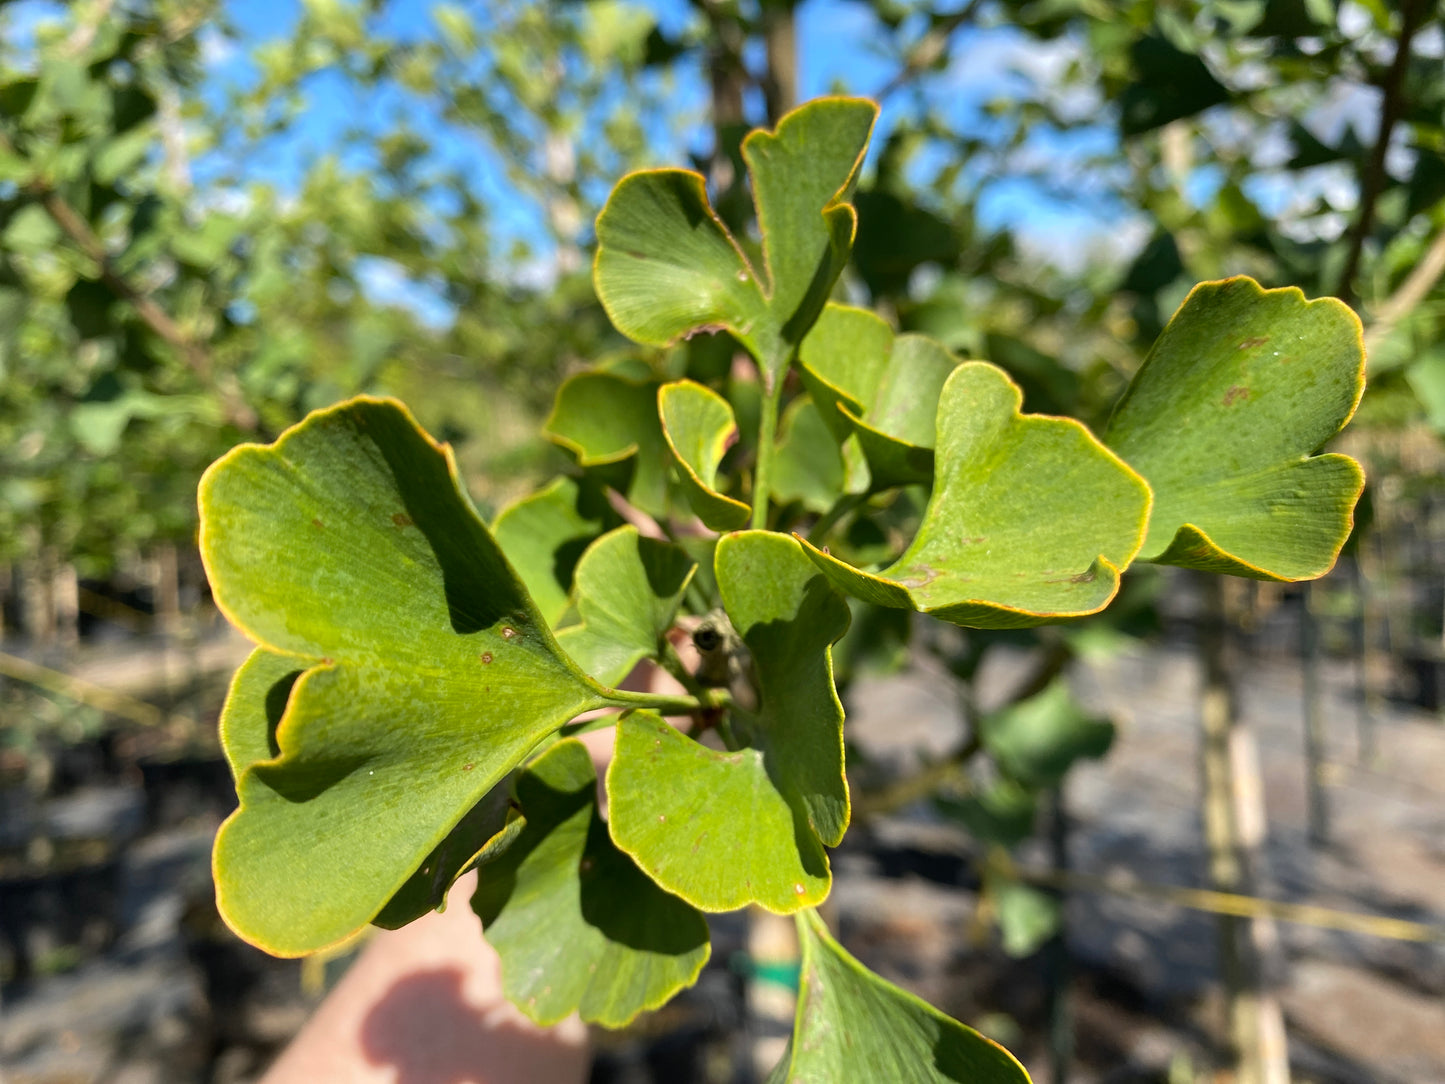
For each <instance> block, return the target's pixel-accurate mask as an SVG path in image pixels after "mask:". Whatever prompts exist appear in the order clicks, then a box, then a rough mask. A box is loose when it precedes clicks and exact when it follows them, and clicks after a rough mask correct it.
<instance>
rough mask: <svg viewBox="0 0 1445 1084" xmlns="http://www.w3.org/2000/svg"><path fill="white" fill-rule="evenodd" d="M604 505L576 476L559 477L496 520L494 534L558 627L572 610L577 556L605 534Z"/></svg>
mask: <svg viewBox="0 0 1445 1084" xmlns="http://www.w3.org/2000/svg"><path fill="white" fill-rule="evenodd" d="M593 503H595V505H596V507H593V506H591V505H592V504H593ZM604 504H605V502H603V501H602V500H601V498H600V497H598V498H597V499H596V501H595V502H589V501H587V500H585V499H584V496H583V492H582V488H581V487H580V486H579V485H578V484H577V483H576V482H575V481H573V480H572V479H571V478H556V479H554V480H553V481H551V482H549V483H548V484H547V485H545V486H543V487H542V488H541V489H539V490H538V491H537V492H536V493H533V494H531V495H530V496H527V497H523V498H522V499H521V500H519V501H516V502H514V503H512V504H510V505H508V506H507V507H506V508H504V509H502V511H501V513H500V514H499V515H498V516H497V518H496V519H495V520H494V521H493V522H492V537H493V538H495V539H496V540H497V545H499V546H501V547H502V552H503V553H505V554H506V555H507V560H508V561H510V562H511V564H512V567H513V568H514V569H515V570H516V572H517V575H518V576H520V577H521V578H522V583H523V584H525V585H526V587H527V593H528V594H530V595H531V596H532V601H533V602H535V603H536V604H537V609H538V610H540V611H541V612H542V616H543V617H545V618H546V619H547V623H548V624H549V625H551V626H553V627H554V628H555V627H556V624H557V622H558V620H560V619H561V617H562V615H563V614H564V613H566V611H567V606H568V598H567V596H568V595H569V594H570V592H571V590H572V577H573V573H574V570H575V569H576V567H577V561H578V559H579V558H580V557H581V556H582V552H583V551H584V550H585V549H586V548H587V547H588V546H589V545H590V544H591V543H592V541H593V540H594V539H595V538H597V537H598V536H599V535H601V533H602V529H603V522H604V517H605V513H604V511H603V507H602V506H603V505H604Z"/></svg>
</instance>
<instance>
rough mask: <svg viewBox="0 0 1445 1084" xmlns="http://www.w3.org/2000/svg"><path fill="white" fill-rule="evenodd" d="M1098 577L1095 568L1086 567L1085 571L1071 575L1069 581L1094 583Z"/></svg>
mask: <svg viewBox="0 0 1445 1084" xmlns="http://www.w3.org/2000/svg"><path fill="white" fill-rule="evenodd" d="M1096 579H1098V575H1097V574H1096V573H1095V572H1094V570H1093V569H1092V568H1086V569H1084V571H1082V572H1080V573H1079V574H1078V575H1077V576H1070V577H1069V582H1070V583H1093V582H1094V581H1095V580H1096Z"/></svg>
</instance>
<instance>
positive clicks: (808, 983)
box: [768, 911, 1029, 1084]
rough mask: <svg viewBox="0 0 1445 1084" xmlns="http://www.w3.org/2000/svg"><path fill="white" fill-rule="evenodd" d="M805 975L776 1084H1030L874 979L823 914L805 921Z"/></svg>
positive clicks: (974, 1041) (772, 1077)
mask: <svg viewBox="0 0 1445 1084" xmlns="http://www.w3.org/2000/svg"><path fill="white" fill-rule="evenodd" d="M797 925H798V938H799V940H800V941H801V942H802V954H803V968H802V974H801V976H800V985H799V988H798V1008H797V1015H796V1016H795V1018H794V1022H793V1037H792V1039H791V1041H790V1042H789V1043H788V1049H787V1050H786V1051H785V1052H784V1054H783V1058H782V1060H781V1061H780V1062H779V1063H778V1065H777V1067H776V1068H775V1069H774V1070H773V1071H772V1073H770V1074H769V1076H768V1084H790V1082H797V1084H814V1082H823V1081H837V1080H860V1081H861V1080H878V1081H882V1080H886V1081H889V1082H890V1084H946V1082H952V1084H1028V1082H1029V1075H1028V1073H1027V1072H1025V1071H1024V1067H1023V1066H1022V1065H1020V1064H1019V1063H1018V1061H1017V1060H1016V1059H1015V1058H1014V1056H1013V1055H1012V1054H1010V1053H1009V1052H1008V1051H1007V1050H1005V1049H1004V1048H1003V1047H1001V1046H999V1044H998V1043H996V1042H994V1041H993V1040H992V1039H989V1038H986V1037H985V1036H983V1035H980V1034H979V1033H978V1032H976V1031H974V1030H973V1029H972V1028H969V1027H964V1025H962V1024H960V1023H959V1022H958V1021H957V1020H953V1019H950V1018H949V1017H947V1016H944V1015H943V1013H941V1012H939V1011H938V1010H937V1009H935V1008H934V1007H933V1006H932V1005H930V1004H928V1003H927V1002H926V1001H923V1000H922V999H921V998H918V997H915V996H914V995H913V994H910V993H908V992H907V991H905V990H900V989H899V988H898V987H896V986H894V985H893V984H892V983H890V982H887V981H885V980H884V979H881V978H879V977H878V976H877V975H875V974H873V972H871V971H869V970H868V969H867V968H865V967H864V966H863V965H862V964H860V963H859V962H858V961H857V960H855V959H854V958H853V957H852V956H850V955H849V954H848V953H847V952H846V951H844V949H843V947H842V946H841V945H839V944H838V942H837V941H835V940H833V937H832V935H831V934H830V933H829V932H828V928H827V927H826V926H824V925H823V921H822V919H820V918H819V917H818V915H817V913H816V912H814V911H805V912H803V913H802V914H800V915H798V918H797Z"/></svg>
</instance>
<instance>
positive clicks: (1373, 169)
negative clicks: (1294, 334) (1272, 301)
mask: <svg viewBox="0 0 1445 1084" xmlns="http://www.w3.org/2000/svg"><path fill="white" fill-rule="evenodd" d="M1425 7H1426V4H1425V0H1404V3H1403V4H1402V10H1401V14H1400V37H1399V40H1398V41H1397V43H1396V45H1395V57H1394V59H1393V60H1392V61H1391V62H1390V68H1389V70H1388V71H1387V72H1386V73H1385V77H1384V79H1383V80H1382V81H1381V83H1380V90H1381V91H1382V92H1383V95H1384V97H1383V100H1382V101H1381V103H1380V130H1379V132H1378V133H1377V135H1376V138H1375V147H1374V150H1373V151H1372V152H1371V153H1370V161H1369V164H1368V165H1367V166H1366V167H1365V170H1364V175H1363V176H1362V177H1361V178H1360V208H1359V214H1358V216H1357V217H1356V218H1355V225H1354V228H1353V229H1352V230H1351V231H1350V247H1349V250H1348V254H1347V255H1346V256H1345V265H1344V270H1342V271H1341V272H1340V284H1339V288H1338V289H1337V290H1336V291H1335V294H1336V296H1337V297H1339V298H1340V300H1341V301H1344V302H1345V303H1347V304H1353V303H1354V301H1355V297H1356V294H1355V285H1354V284H1355V276H1356V275H1357V274H1358V273H1359V270H1360V258H1361V255H1362V254H1363V253H1364V249H1365V239H1366V238H1367V237H1368V236H1369V234H1370V229H1371V227H1373V226H1374V223H1375V205H1376V203H1378V201H1379V199H1380V194H1381V193H1382V192H1383V191H1384V187H1385V176H1386V174H1385V157H1386V155H1387V154H1388V152H1389V149H1390V136H1391V135H1392V134H1393V133H1394V131H1395V122H1396V121H1398V120H1399V119H1400V114H1401V113H1402V112H1403V111H1404V104H1405V103H1404V96H1403V90H1404V84H1405V70H1406V68H1408V67H1409V64H1410V46H1411V44H1412V43H1413V41H1414V38H1415V31H1416V30H1418V29H1419V28H1420V22H1421V18H1422V16H1423V15H1424V13H1425Z"/></svg>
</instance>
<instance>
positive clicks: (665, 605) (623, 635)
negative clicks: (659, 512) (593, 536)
mask: <svg viewBox="0 0 1445 1084" xmlns="http://www.w3.org/2000/svg"><path fill="white" fill-rule="evenodd" d="M696 567H697V566H696V565H694V564H693V562H692V560H691V558H689V557H688V556H687V554H686V553H684V552H683V551H682V550H681V549H679V548H678V547H677V546H674V545H672V544H670V543H667V542H660V541H658V540H657V539H654V538H643V537H642V536H641V535H640V534H638V532H637V528H636V527H632V526H626V527H618V528H617V529H616V530H614V531H609V532H608V533H607V534H605V535H603V536H602V537H601V538H599V539H598V540H597V541H596V542H594V543H592V545H591V546H590V547H588V549H587V552H586V553H584V554H583V555H582V560H581V561H579V562H578V563H577V614H578V616H579V617H580V618H581V624H579V625H571V626H568V627H567V628H564V629H562V630H561V631H560V632H558V633H557V643H558V644H560V645H561V646H562V650H564V651H566V652H567V654H568V655H570V656H572V659H573V661H575V662H576V663H577V665H578V666H580V667H582V669H583V670H584V671H586V672H587V673H588V674H589V675H591V676H592V677H593V678H594V679H595V680H596V681H598V682H600V683H601V684H603V685H616V684H617V683H618V682H620V681H621V680H622V679H623V678H625V677H626V676H627V675H628V674H630V673H631V672H632V668H633V667H634V666H636V665H637V664H638V663H639V662H641V661H642V660H643V659H647V658H653V659H655V658H657V657H658V656H659V654H660V652H661V644H662V642H663V636H664V635H665V634H666V632H667V630H668V629H669V628H671V627H672V622H673V618H674V617H675V616H676V615H677V607H678V604H679V603H680V602H681V601H682V595H683V592H684V591H686V590H687V585H688V583H689V582H690V581H691V580H692V574H693V571H694V569H695V568H696Z"/></svg>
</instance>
